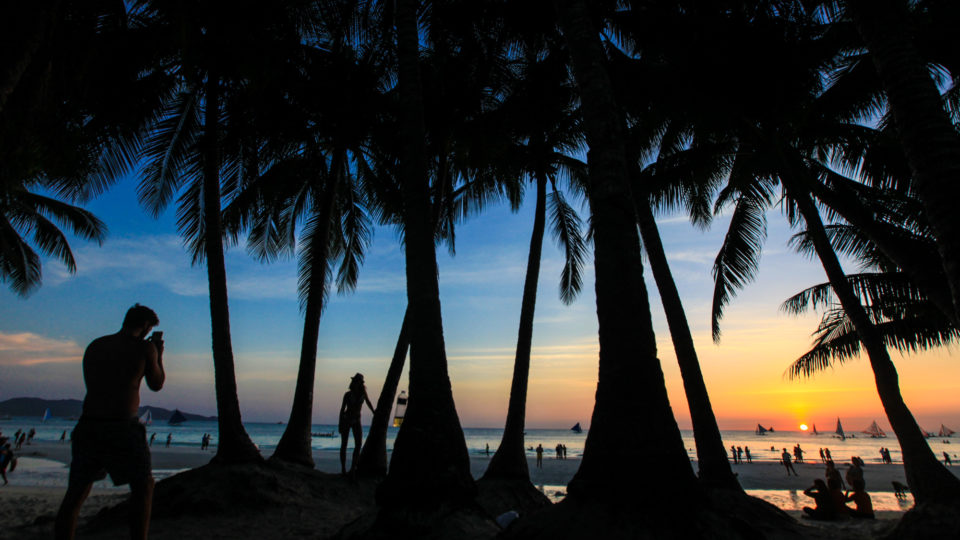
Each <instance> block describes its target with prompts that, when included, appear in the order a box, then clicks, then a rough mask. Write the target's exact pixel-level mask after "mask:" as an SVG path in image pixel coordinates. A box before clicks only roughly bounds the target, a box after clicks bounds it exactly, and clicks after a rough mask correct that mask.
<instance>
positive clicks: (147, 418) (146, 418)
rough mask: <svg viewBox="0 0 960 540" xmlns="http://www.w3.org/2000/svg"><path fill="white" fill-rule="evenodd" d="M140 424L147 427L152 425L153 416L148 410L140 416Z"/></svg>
mask: <svg viewBox="0 0 960 540" xmlns="http://www.w3.org/2000/svg"><path fill="white" fill-rule="evenodd" d="M140 423H141V424H143V425H145V426H149V425H150V424H152V423H153V414H151V413H150V409H147V412H145V413H143V414H142V415H141V416H140Z"/></svg>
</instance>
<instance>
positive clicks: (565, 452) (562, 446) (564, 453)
mask: <svg viewBox="0 0 960 540" xmlns="http://www.w3.org/2000/svg"><path fill="white" fill-rule="evenodd" d="M560 448H561V449H563V459H567V445H565V444H561V445H560Z"/></svg>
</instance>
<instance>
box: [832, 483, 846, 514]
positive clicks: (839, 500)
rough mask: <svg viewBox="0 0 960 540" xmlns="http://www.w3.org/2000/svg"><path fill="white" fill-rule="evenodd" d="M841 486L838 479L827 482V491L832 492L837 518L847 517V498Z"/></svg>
mask: <svg viewBox="0 0 960 540" xmlns="http://www.w3.org/2000/svg"><path fill="white" fill-rule="evenodd" d="M840 486H841V484H840V481H839V480H838V479H837V478H831V479H829V480H827V490H828V491H829V492H830V500H831V501H832V502H833V510H834V513H836V515H837V516H845V515H847V511H848V510H849V508H847V498H846V496H844V494H843V490H842V489H841V488H840Z"/></svg>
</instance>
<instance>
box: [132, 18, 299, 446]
mask: <svg viewBox="0 0 960 540" xmlns="http://www.w3.org/2000/svg"><path fill="white" fill-rule="evenodd" d="M136 9H137V10H138V11H139V13H140V14H141V16H142V17H143V18H144V20H145V21H146V22H147V24H149V25H150V27H151V28H154V29H155V31H156V33H157V35H159V36H161V40H162V41H161V42H160V43H161V44H162V45H164V46H165V47H166V49H165V52H166V56H165V58H164V60H165V61H166V63H165V64H161V67H160V68H159V69H160V70H162V71H166V72H171V73H175V74H176V76H177V78H178V79H177V80H178V85H177V87H176V88H175V89H174V91H173V92H171V93H170V94H169V97H168V98H167V99H166V100H165V102H164V113H163V115H162V116H161V117H160V119H159V120H158V122H157V123H156V125H155V127H154V129H153V131H152V132H151V133H150V135H149V139H148V141H147V143H146V147H145V158H146V161H147V166H146V167H145V168H144V169H143V173H142V174H143V176H142V180H141V184H140V189H139V196H140V201H141V203H142V204H143V205H144V206H146V207H147V209H148V210H149V211H150V212H151V213H153V214H154V215H158V214H159V213H160V212H162V211H163V210H164V209H165V208H166V207H167V206H168V205H169V203H170V201H171V198H172V197H173V196H174V194H175V193H176V192H177V191H182V192H181V194H180V196H179V200H178V202H179V208H178V212H177V213H178V222H177V225H178V228H179V229H180V232H181V234H183V235H184V237H185V238H186V241H187V243H188V247H189V249H190V252H191V255H192V258H193V262H194V263H195V264H198V263H206V268H207V281H208V285H209V290H210V319H211V334H212V345H213V363H214V370H215V371H214V378H215V388H216V396H217V412H218V420H219V421H218V426H219V437H218V446H217V454H216V456H215V457H214V462H217V463H249V462H259V461H260V460H262V457H261V456H260V452H259V451H258V450H257V448H256V446H255V445H254V444H253V442H252V441H251V440H250V437H249V436H248V435H247V432H246V430H245V429H244V427H243V423H242V420H241V415H240V404H239V400H238V397H237V384H236V373H235V368H234V359H233V347H232V344H231V338H230V316H229V305H228V299H227V277H226V270H225V267H224V255H223V250H224V246H223V236H224V230H223V227H222V223H221V200H222V198H223V194H222V185H226V186H237V185H243V183H244V182H245V181H249V180H250V179H251V178H252V177H254V176H255V175H256V169H257V168H256V167H255V166H254V165H253V164H252V161H255V160H252V157H253V154H254V153H255V152H253V151H252V150H251V147H250V146H249V144H248V142H249V140H250V138H251V136H248V135H243V134H242V129H243V128H244V127H247V126H248V123H247V122H245V120H246V119H247V118H248V117H249V113H250V109H249V108H248V107H242V108H240V109H238V110H235V111H232V112H233V113H234V114H228V113H227V112H226V110H227V108H228V106H229V105H230V104H231V103H232V102H233V101H235V100H234V97H235V96H236V95H237V94H238V92H240V91H241V90H243V89H244V88H248V87H253V85H250V84H249V81H252V80H269V79H270V77H271V75H272V74H274V73H276V70H277V69H282V68H283V67H284V66H285V65H286V63H285V61H284V58H278V57H276V56H271V53H272V54H276V52H277V50H280V51H283V52H284V53H285V52H286V51H288V50H289V49H288V48H286V47H277V45H278V44H279V43H283V42H284V40H287V43H289V42H290V41H291V38H290V36H291V35H293V36H296V37H295V38H294V39H293V40H292V41H293V42H294V43H296V44H298V43H299V33H298V28H296V24H295V22H294V21H292V20H290V19H289V18H288V17H289V16H290V14H291V12H290V11H287V10H281V9H257V6H247V5H243V6H234V5H231V6H230V7H229V9H227V8H226V6H225V5H219V4H216V3H214V4H210V5H206V4H204V5H200V6H184V5H172V4H167V3H162V2H152V1H144V2H141V3H138V4H137V6H136ZM243 44H248V45H249V46H248V47H247V49H249V50H247V49H245V50H237V49H238V47H240V46H241V45H243ZM271 46H274V48H271ZM234 58H244V59H245V62H246V63H245V64H242V65H238V64H237V63H235V62H233V61H232V60H231V59H234ZM242 81H247V82H248V85H247V86H244V85H243V84H242Z"/></svg>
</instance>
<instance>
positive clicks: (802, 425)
mask: <svg viewBox="0 0 960 540" xmlns="http://www.w3.org/2000/svg"><path fill="white" fill-rule="evenodd" d="M808 429H810V428H808V427H807V425H806V424H800V431H806V430H808Z"/></svg>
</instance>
